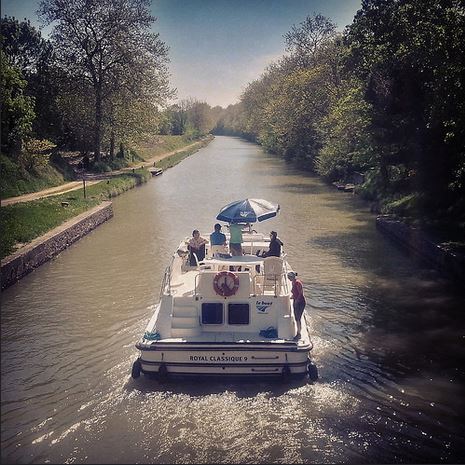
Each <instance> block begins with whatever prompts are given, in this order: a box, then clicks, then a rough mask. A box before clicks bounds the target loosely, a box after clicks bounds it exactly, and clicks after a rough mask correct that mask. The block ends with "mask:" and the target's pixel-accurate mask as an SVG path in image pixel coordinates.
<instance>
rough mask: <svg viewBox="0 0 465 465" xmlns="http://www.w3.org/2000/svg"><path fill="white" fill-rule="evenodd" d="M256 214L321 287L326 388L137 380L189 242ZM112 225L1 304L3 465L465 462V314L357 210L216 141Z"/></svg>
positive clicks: (315, 303) (315, 324)
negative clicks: (263, 215) (232, 210)
mask: <svg viewBox="0 0 465 465" xmlns="http://www.w3.org/2000/svg"><path fill="white" fill-rule="evenodd" d="M180 186H182V188H181V187H180ZM243 197H252V198H254V197H256V198H266V199H269V200H270V201H275V202H279V203H280V205H281V212H280V215H279V216H278V217H276V218H275V219H273V220H269V221H268V222H265V223H259V224H257V228H258V229H259V230H260V231H262V232H265V233H267V232H268V231H269V230H271V229H273V230H276V231H278V233H279V236H280V237H281V239H282V240H283V242H284V251H285V252H286V253H287V254H288V260H289V262H290V263H291V264H292V266H293V268H294V269H295V270H296V271H297V272H298V273H299V277H301V278H302V281H303V282H304V286H305V292H306V296H307V302H308V305H307V309H306V311H307V312H308V314H309V316H310V321H311V327H310V330H311V332H312V334H313V342H314V345H315V348H314V352H313V355H314V359H315V362H316V363H317V365H318V368H319V373H320V380H319V381H318V382H317V383H316V384H314V385H311V384H293V385H283V384H268V383H265V382H258V383H239V382H234V381H228V382H226V381H225V382H221V381H213V382H212V381H209V382H207V383H203V382H200V381H198V380H191V381H185V382H182V383H180V382H168V383H167V384H163V385H161V384H159V383H158V382H157V381H155V380H149V379H145V378H140V379H139V380H137V381H133V380H131V379H130V368H131V364H132V362H133V360H134V357H135V356H136V350H135V347H134V344H135V343H136V341H137V340H138V338H139V337H140V335H141V333H142V332H143V329H144V328H145V326H146V324H147V322H148V319H149V318H150V316H151V314H152V311H153V305H154V304H155V303H156V301H157V299H158V293H159V287H160V283H161V280H162V277H163V272H164V269H165V266H166V265H167V264H168V260H169V257H170V256H171V254H172V253H173V250H175V248H176V246H177V245H178V243H179V240H180V238H182V237H184V236H189V235H190V234H191V232H192V230H193V229H200V230H201V231H204V232H205V233H207V232H210V229H212V228H213V224H214V223H215V222H216V221H215V215H216V213H217V210H218V208H219V207H220V206H222V205H224V204H226V203H227V202H229V201H232V200H234V199H236V198H243ZM113 209H114V213H115V216H114V218H113V219H112V220H111V221H110V222H107V223H104V224H103V225H101V226H100V227H99V228H98V229H96V230H95V231H93V232H92V233H91V234H89V235H88V236H86V237H84V238H83V239H82V240H80V241H79V242H77V243H76V244H74V245H72V246H71V247H70V248H69V249H67V250H65V251H64V252H62V253H61V254H60V255H59V256H58V257H57V258H56V259H54V260H53V261H51V262H48V263H46V264H44V265H42V266H41V267H40V268H38V269H37V270H36V271H35V272H34V273H32V274H30V275H28V276H26V277H25V278H23V279H22V280H21V281H20V282H19V283H17V284H15V285H13V286H11V287H10V288H9V289H7V290H6V291H4V292H3V293H2V313H1V323H2V324H1V335H2V342H1V349H2V350H1V354H2V364H1V370H2V373H1V374H2V400H1V408H2V460H4V461H6V462H16V463H24V462H29V463H44V462H47V461H50V462H52V463H54V462H61V463H63V462H80V463H99V462H105V463H134V462H138V463H186V462H190V463H194V462H196V463H240V462H248V463H282V462H285V463H299V462H302V463H335V462H338V463H401V462H404V463H406V462H409V463H458V462H461V461H462V460H463V457H464V455H465V442H464V439H463V438H464V437H465V430H464V427H463V422H462V415H461V412H462V411H463V396H462V392H463V388H464V386H465V373H464V370H463V366H464V365H465V364H464V361H465V353H464V350H463V334H464V331H465V323H464V321H463V315H462V313H463V312H462V309H463V306H464V302H465V296H464V295H463V293H461V291H460V289H457V288H456V287H454V286H452V285H451V284H450V282H448V281H447V280H445V279H443V278H442V277H441V276H440V275H439V274H438V273H437V272H436V271H434V270H433V269H431V268H429V267H427V266H424V265H418V264H416V263H413V262H412V261H411V260H410V259H409V258H408V257H407V256H406V255H405V254H404V253H403V252H402V251H401V250H399V249H398V248H397V246H395V245H394V244H392V243H391V242H390V241H388V240H386V238H385V237H384V236H383V235H381V234H380V233H379V232H378V231H377V229H376V227H375V224H374V221H373V216H372V215H369V214H368V211H367V208H366V204H365V203H364V202H361V201H360V199H358V198H357V197H356V196H355V197H353V196H350V195H341V196H339V195H335V193H334V190H333V189H332V188H331V187H328V186H326V185H325V184H324V183H322V182H321V181H320V180H319V179H318V178H316V177H314V176H310V175H306V174H302V173H299V172H298V171H297V170H296V169H294V168H292V167H290V166H289V165H286V164H285V163H284V162H283V161H281V160H279V159H277V158H276V157H274V156H270V155H267V154H265V153H263V151H262V149H261V148H260V147H258V146H256V145H254V144H250V143H247V142H244V141H241V140H239V139H235V138H228V137H216V138H215V140H214V141H213V142H212V143H210V144H209V145H208V146H207V147H205V148H203V149H201V151H199V153H197V154H194V155H193V156H192V157H189V158H188V159H186V160H185V161H184V162H183V163H181V164H178V165H177V166H176V167H174V168H173V169H170V170H168V171H166V172H165V173H164V174H163V176H160V177H158V178H157V180H156V182H150V183H147V184H145V185H143V186H141V187H140V188H139V189H133V190H131V191H130V192H128V193H127V194H125V195H123V196H119V197H116V198H115V199H114V200H113ZM31 322H33V326H31ZM31 328H33V330H32V329H31Z"/></svg>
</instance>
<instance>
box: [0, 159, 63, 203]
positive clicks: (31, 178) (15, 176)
mask: <svg viewBox="0 0 465 465" xmlns="http://www.w3.org/2000/svg"><path fill="white" fill-rule="evenodd" d="M61 168H62V167H59V166H57V164H56V163H53V162H50V163H49V164H47V165H45V166H43V167H36V168H34V170H33V171H31V172H28V171H25V170H24V169H21V167H20V166H19V165H18V164H17V163H15V162H14V161H13V160H11V159H10V158H8V157H6V156H5V155H3V154H0V172H1V177H0V196H1V198H2V199H6V198H8V197H16V196H18V195H22V194H28V193H30V192H37V191H40V190H43V189H48V188H49V187H55V186H59V185H61V184H64V183H65V182H68V181H69V180H71V179H72V178H71V176H70V175H69V172H67V171H66V170H64V169H61Z"/></svg>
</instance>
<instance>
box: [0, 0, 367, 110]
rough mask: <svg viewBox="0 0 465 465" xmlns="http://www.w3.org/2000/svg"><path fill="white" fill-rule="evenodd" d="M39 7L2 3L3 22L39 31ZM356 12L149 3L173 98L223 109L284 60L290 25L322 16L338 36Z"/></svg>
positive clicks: (324, 2)
mask: <svg viewBox="0 0 465 465" xmlns="http://www.w3.org/2000/svg"><path fill="white" fill-rule="evenodd" d="M38 3H39V1H38V0H3V2H2V16H4V15H9V16H15V17H16V18H17V19H20V20H21V19H23V18H28V19H30V20H31V23H33V24H34V25H36V26H38V25H39V22H38V19H37V15H36V13H35V11H36V10H37V5H38ZM359 8H361V0H152V12H153V14H154V16H156V17H157V18H158V19H157V21H156V22H155V25H154V30H155V31H156V32H159V33H160V38H161V40H163V41H164V42H166V44H167V45H168V46H169V48H170V52H169V55H170V59H171V64H170V72H171V85H172V86H173V87H176V88H177V90H178V98H186V97H193V98H197V99H198V100H202V101H206V102H207V103H209V104H210V105H211V106H215V105H221V106H223V107H225V106H227V105H228V104H230V103H236V102H237V101H238V98H239V96H240V94H241V92H242V91H243V90H244V88H245V86H246V85H247V83H249V82H250V81H252V80H253V79H256V78H258V77H259V76H260V74H261V73H262V71H263V70H264V68H265V66H266V65H267V64H269V63H270V62H271V61H274V60H276V59H277V58H279V57H280V56H282V55H283V54H284V39H283V35H284V34H285V33H286V32H288V31H289V30H290V29H291V27H292V25H293V24H298V23H300V22H302V21H303V20H304V19H305V17H306V16H307V15H311V14H313V13H321V14H323V15H324V16H326V17H328V18H330V19H332V20H333V21H334V22H335V23H336V24H337V25H338V29H339V30H341V31H342V30H343V29H344V27H345V26H346V25H348V24H350V23H351V22H352V20H353V17H354V15H355V13H356V12H357V10H358V9H359ZM45 32H46V31H44V35H46V33H45Z"/></svg>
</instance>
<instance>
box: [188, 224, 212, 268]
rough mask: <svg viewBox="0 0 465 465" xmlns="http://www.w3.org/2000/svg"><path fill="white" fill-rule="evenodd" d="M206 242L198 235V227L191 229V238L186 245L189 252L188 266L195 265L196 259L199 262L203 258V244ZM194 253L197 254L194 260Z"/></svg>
mask: <svg viewBox="0 0 465 465" xmlns="http://www.w3.org/2000/svg"><path fill="white" fill-rule="evenodd" d="M207 242H208V241H207V239H204V238H203V237H201V236H200V232H199V230H198V229H194V231H192V238H191V239H190V241H189V244H188V246H187V248H188V249H189V252H190V256H189V265H190V266H197V261H199V262H201V261H202V260H203V259H204V258H205V244H206V243H207ZM194 254H195V255H197V261H196V260H195V257H194Z"/></svg>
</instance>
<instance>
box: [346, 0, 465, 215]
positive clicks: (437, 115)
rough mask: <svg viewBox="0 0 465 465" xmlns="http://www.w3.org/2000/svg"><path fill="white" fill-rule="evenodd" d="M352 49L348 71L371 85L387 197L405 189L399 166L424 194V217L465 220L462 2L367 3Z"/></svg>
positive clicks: (351, 33)
mask: <svg viewBox="0 0 465 465" xmlns="http://www.w3.org/2000/svg"><path fill="white" fill-rule="evenodd" d="M346 43H347V45H348V47H349V49H350V54H349V56H348V61H347V64H348V67H349V68H350V69H351V70H352V72H353V73H354V74H356V75H357V76H358V77H359V78H360V79H361V80H362V81H365V82H367V87H366V92H365V98H366V100H367V101H368V102H369V103H370V104H371V105H372V135H373V144H374V148H375V150H376V152H377V153H378V154H379V157H378V164H379V166H380V176H381V182H382V189H383V191H384V192H385V194H386V195H387V196H388V197H389V196H393V194H394V193H395V191H396V190H397V189H398V185H399V183H398V182H397V181H396V180H395V179H392V178H391V176H390V173H395V171H393V170H392V169H391V167H393V166H397V167H398V168H399V169H400V170H401V171H403V172H404V173H406V175H405V176H404V180H405V181H406V182H407V183H408V184H409V190H410V191H411V192H421V193H422V194H423V195H424V202H423V203H422V208H423V211H422V214H423V215H427V216H434V215H440V214H441V212H442V211H444V210H447V209H449V208H452V209H453V210H454V211H455V212H456V214H459V215H461V216H462V218H463V217H464V216H465V212H464V211H463V209H462V208H461V207H460V205H461V201H462V200H461V199H463V172H464V171H463V167H464V163H465V156H464V154H465V151H464V145H463V140H464V137H465V95H464V90H463V76H464V74H465V67H464V64H463V63H464V61H463V44H464V43H465V10H464V7H463V2H460V1H456V0H440V1H437V0H407V1H403V2H394V1H387V2H383V7H382V8H380V6H379V2H377V1H374V0H367V1H364V2H363V8H362V9H361V10H360V11H359V12H358V13H357V15H356V17H355V19H354V22H353V24H352V25H351V26H350V27H349V30H348V34H347V37H346Z"/></svg>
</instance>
